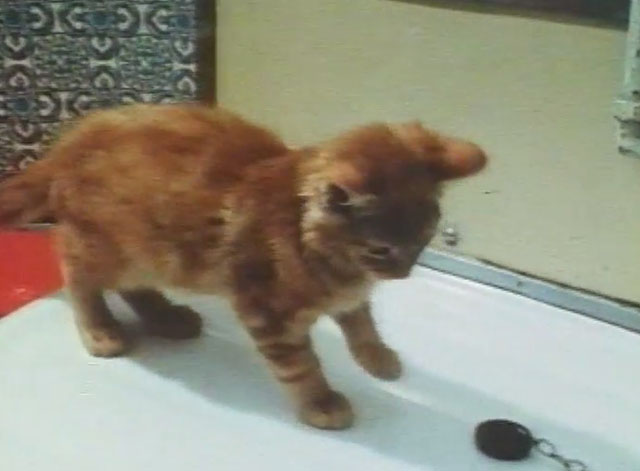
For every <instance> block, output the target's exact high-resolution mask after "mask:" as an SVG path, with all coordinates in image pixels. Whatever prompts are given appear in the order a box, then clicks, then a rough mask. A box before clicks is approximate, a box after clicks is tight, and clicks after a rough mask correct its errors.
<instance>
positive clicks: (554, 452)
mask: <svg viewBox="0 0 640 471" xmlns="http://www.w3.org/2000/svg"><path fill="white" fill-rule="evenodd" d="M533 443H534V446H535V448H536V450H538V452H539V453H540V454H542V455H544V456H546V457H547V458H551V459H552V460H555V461H557V462H558V463H560V464H561V465H562V466H563V467H564V469H565V470H566V471H589V468H587V465H586V464H584V463H583V462H582V461H580V460H570V459H567V458H565V457H563V456H560V455H559V454H558V449H557V448H556V446H555V445H554V444H553V443H551V442H550V441H549V440H546V439H544V438H536V439H534V441H533Z"/></svg>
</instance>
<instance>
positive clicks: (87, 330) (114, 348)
mask: <svg viewBox="0 0 640 471" xmlns="http://www.w3.org/2000/svg"><path fill="white" fill-rule="evenodd" d="M80 338H81V339H82V343H83V344H84V346H85V347H86V349H87V351H88V352H89V353H90V354H91V355H93V356H96V357H115V356H118V355H120V354H122V353H123V352H124V351H125V350H126V349H127V341H126V338H125V335H124V332H123V331H122V329H121V327H120V326H119V325H110V326H100V327H81V328H80Z"/></svg>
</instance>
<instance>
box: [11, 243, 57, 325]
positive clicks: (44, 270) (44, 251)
mask: <svg viewBox="0 0 640 471" xmlns="http://www.w3.org/2000/svg"><path fill="white" fill-rule="evenodd" d="M62 285H63V282H62V275H61V273H60V268H59V262H58V257H57V256H56V254H55V252H54V249H53V244H52V238H51V234H50V233H48V232H47V231H37V232H35V231H34V232H27V231H6V232H2V231H0V317H2V316H5V315H7V314H9V313H10V312H11V311H14V310H16V309H18V308H19V307H21V306H23V305H25V304H27V303H29V302H31V301H33V300H35V299H37V298H40V297H42V296H46V295H48V294H51V293H53V292H55V291H57V290H59V289H60V288H61V287H62Z"/></svg>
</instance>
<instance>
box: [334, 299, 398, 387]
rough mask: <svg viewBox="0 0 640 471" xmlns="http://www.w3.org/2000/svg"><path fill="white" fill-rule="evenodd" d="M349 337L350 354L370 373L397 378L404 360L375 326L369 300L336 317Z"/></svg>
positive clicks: (387, 377) (383, 377) (386, 377)
mask: <svg viewBox="0 0 640 471" xmlns="http://www.w3.org/2000/svg"><path fill="white" fill-rule="evenodd" d="M336 321H337V322H338V324H339V325H340V328H341V329H342V332H343V334H344V336H345V338H346V339H347V344H348V346H349V350H350V351H351V355H352V356H353V358H354V359H355V360H356V361H357V362H358V364H359V365H360V366H361V367H362V368H364V369H365V370H367V372H369V373H370V374H371V375H373V376H375V377H376V378H380V379H387V380H391V379H397V378H399V377H400V375H401V374H402V364H401V363H400V360H399V358H398V355H397V354H396V352H394V351H393V350H391V349H390V348H389V347H387V346H386V345H385V343H384V342H383V340H382V339H381V338H380V334H379V333H378V331H377V330H376V326H375V323H374V322H373V318H372V317H371V310H370V308H369V305H368V304H365V305H363V306H361V307H360V308H358V309H356V310H354V311H351V312H345V313H342V314H340V315H338V316H337V317H336Z"/></svg>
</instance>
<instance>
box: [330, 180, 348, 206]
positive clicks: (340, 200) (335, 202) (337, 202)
mask: <svg viewBox="0 0 640 471" xmlns="http://www.w3.org/2000/svg"><path fill="white" fill-rule="evenodd" d="M327 192H328V196H327V205H328V206H329V208H330V209H331V210H332V211H336V212H341V213H344V212H346V211H348V210H349V204H350V198H349V194H348V193H347V192H346V190H345V189H344V188H340V187H339V186H338V185H334V184H331V185H329V188H328V190H327Z"/></svg>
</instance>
